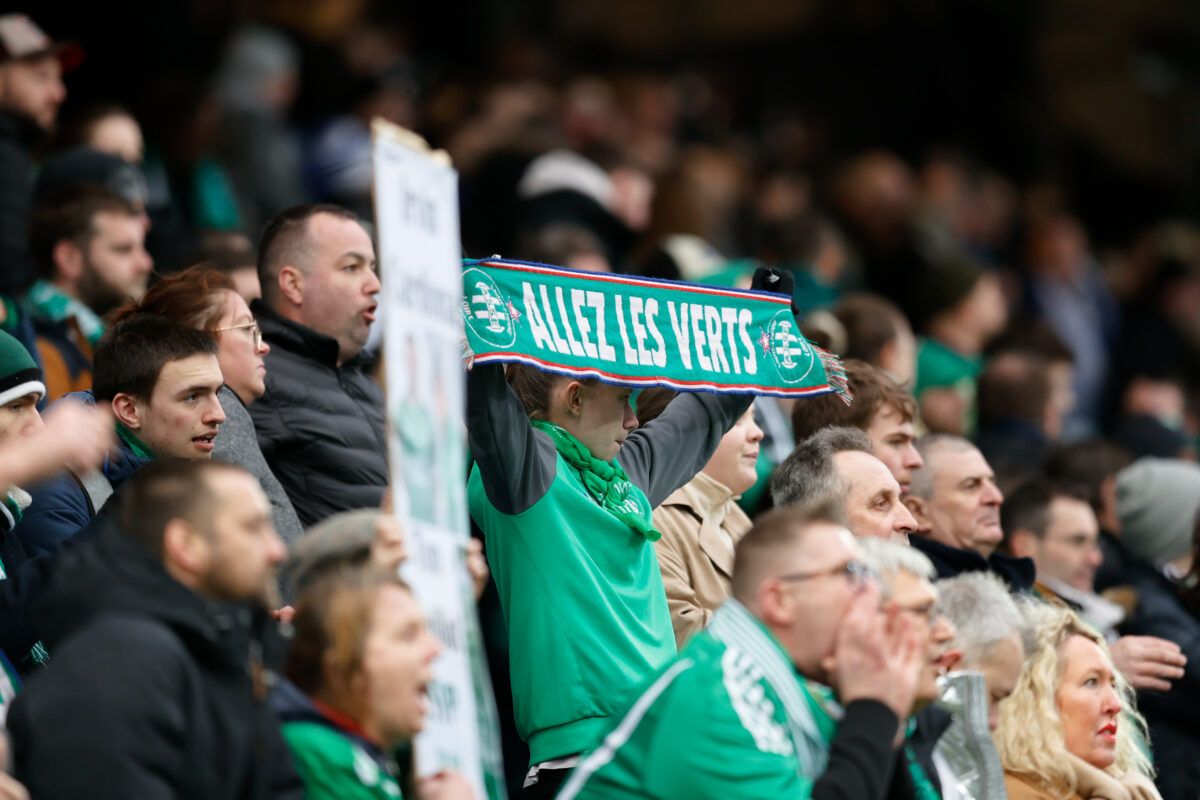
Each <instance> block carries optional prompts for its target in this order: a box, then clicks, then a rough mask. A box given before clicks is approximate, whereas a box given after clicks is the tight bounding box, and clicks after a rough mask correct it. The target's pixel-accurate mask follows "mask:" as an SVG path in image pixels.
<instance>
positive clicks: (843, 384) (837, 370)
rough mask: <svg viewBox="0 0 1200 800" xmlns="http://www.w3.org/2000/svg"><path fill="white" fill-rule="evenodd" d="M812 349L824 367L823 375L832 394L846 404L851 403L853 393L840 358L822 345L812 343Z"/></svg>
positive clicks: (852, 401)
mask: <svg viewBox="0 0 1200 800" xmlns="http://www.w3.org/2000/svg"><path fill="white" fill-rule="evenodd" d="M813 350H816V351H817V355H818V356H819V357H820V359H821V366H822V367H824V368H825V377H826V379H827V380H828V383H829V386H830V388H832V389H833V392H834V394H836V395H837V396H838V397H840V398H841V400H842V402H843V403H845V404H846V405H851V404H853V403H854V393H853V392H851V391H850V381H849V379H848V378H847V377H846V367H845V366H844V365H843V364H842V360H841V359H840V358H838V357H837V356H836V355H834V354H833V353H831V352H829V351H828V350H826V349H825V348H823V347H817V346H816V345H813Z"/></svg>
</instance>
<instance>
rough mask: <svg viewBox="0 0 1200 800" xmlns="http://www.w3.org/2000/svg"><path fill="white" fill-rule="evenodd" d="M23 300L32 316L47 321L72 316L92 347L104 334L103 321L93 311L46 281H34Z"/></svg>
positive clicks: (59, 320) (60, 320)
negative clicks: (30, 310)
mask: <svg viewBox="0 0 1200 800" xmlns="http://www.w3.org/2000/svg"><path fill="white" fill-rule="evenodd" d="M25 302H26V303H28V304H29V306H30V308H31V309H32V311H33V314H34V316H36V317H38V318H39V319H43V320H46V321H47V322H63V321H64V320H67V319H72V318H73V319H74V320H75V324H76V325H78V326H79V330H80V332H81V333H83V335H84V337H85V338H86V339H87V340H88V344H90V345H91V346H92V347H95V346H96V344H97V343H99V341H100V337H101V336H103V335H104V321H103V320H101V319H100V317H98V316H96V313H95V312H94V311H92V310H91V309H90V308H88V307H87V306H86V305H84V304H83V303H81V302H79V301H78V300H76V299H75V298H73V297H70V296H68V295H67V294H66V293H64V292H63V291H62V290H61V289H59V288H58V287H57V286H55V285H54V284H52V283H49V282H48V281H44V280H42V281H38V282H37V283H35V284H34V285H33V287H32V288H30V290H29V293H28V294H26V295H25Z"/></svg>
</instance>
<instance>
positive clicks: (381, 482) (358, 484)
mask: <svg viewBox="0 0 1200 800" xmlns="http://www.w3.org/2000/svg"><path fill="white" fill-rule="evenodd" d="M253 308H254V315H255V317H256V318H257V319H258V324H259V326H260V327H261V328H262V332H263V338H264V339H265V340H266V341H267V343H268V344H270V345H271V352H270V353H268V354H267V357H266V362H267V393H266V394H264V395H263V396H262V397H261V398H259V399H258V400H257V401H255V402H254V403H253V404H252V405H251V406H250V416H251V417H253V418H254V427H255V428H256V429H257V431H258V443H259V445H261V447H262V453H263V456H264V457H265V458H266V459H267V463H268V464H270V465H271V470H272V471H273V472H274V473H275V476H276V477H277V478H279V482H280V483H281V484H283V488H284V489H285V490H286V491H287V493H288V497H289V498H290V499H291V501H292V505H293V506H294V507H295V509H296V515H297V516H299V517H300V522H301V523H302V524H303V525H304V526H305V527H308V526H310V525H313V524H315V523H318V522H320V521H321V520H323V519H325V518H326V517H329V516H331V515H333V514H336V513H337V512H339V511H347V510H349V509H355V508H378V507H379V504H380V502H381V501H382V500H383V492H384V489H385V488H386V487H387V481H388V464H387V440H386V438H385V435H384V422H383V420H384V416H383V389H381V388H380V387H379V385H378V384H376V383H375V382H374V381H373V380H371V378H370V377H368V376H367V375H366V373H365V372H364V371H363V367H362V364H361V362H360V361H359V360H358V359H354V360H352V361H349V362H347V363H345V364H343V365H342V366H341V367H338V366H337V356H338V345H337V342H336V341H335V340H333V339H332V338H330V337H328V336H325V335H323V334H320V333H317V332H316V331H314V330H312V329H311V328H307V327H305V326H303V325H299V324H297V323H295V322H291V321H289V320H286V319H284V318H283V317H280V316H279V315H278V314H275V313H274V312H273V311H271V310H270V309H269V308H267V307H266V306H265V305H264V304H262V303H260V302H258V301H255V303H254V305H253Z"/></svg>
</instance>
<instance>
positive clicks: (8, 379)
mask: <svg viewBox="0 0 1200 800" xmlns="http://www.w3.org/2000/svg"><path fill="white" fill-rule="evenodd" d="M27 394H36V395H37V396H38V399H39V400H40V399H41V398H43V397H45V396H46V384H44V383H42V371H41V370H40V369H38V365H37V363H36V362H35V361H34V360H33V356H31V355H29V351H28V350H26V349H25V345H23V344H21V343H20V342H19V341H17V340H16V339H14V338H13V337H12V336H10V335H8V334H7V333H5V332H4V331H0V406H5V405H8V404H9V403H11V402H12V401H14V400H17V399H19V398H22V397H24V396H25V395H27Z"/></svg>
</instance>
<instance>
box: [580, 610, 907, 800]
mask: <svg viewBox="0 0 1200 800" xmlns="http://www.w3.org/2000/svg"><path fill="white" fill-rule="evenodd" d="M897 722H898V721H897V719H896V715H895V714H893V713H892V712H891V711H889V710H888V709H887V708H886V707H885V706H883V705H881V704H879V703H875V702H874V701H858V702H855V703H851V704H850V706H849V707H848V708H846V709H842V708H841V707H840V706H838V704H837V703H836V702H834V700H833V696H832V693H831V692H830V690H829V689H827V688H826V687H824V686H821V685H820V684H817V683H813V682H810V681H808V680H806V679H805V678H804V677H803V676H802V675H800V674H799V673H798V672H796V671H795V669H794V667H793V666H792V664H791V662H790V661H789V660H788V658H787V655H786V653H784V651H783V649H782V648H781V647H780V646H779V644H778V642H776V640H775V639H774V637H773V636H771V634H770V633H769V632H768V631H767V630H766V628H765V627H763V626H762V624H761V623H760V622H759V621H758V620H757V619H756V618H755V617H754V616H753V615H751V614H750V613H749V612H748V611H747V610H746V609H745V608H743V607H742V606H741V605H740V604H738V603H737V602H736V601H729V602H727V603H726V604H725V605H724V606H722V607H721V608H720V609H718V611H717V612H716V614H715V615H714V616H713V620H712V623H711V624H710V626H709V628H707V629H706V630H704V631H702V632H701V633H698V634H696V635H695V636H694V637H692V639H691V640H690V641H689V642H688V644H687V646H686V647H685V648H684V649H683V652H682V653H680V655H679V657H678V658H677V659H675V660H674V661H673V662H672V663H671V664H669V665H668V666H667V667H666V668H665V669H664V670H662V671H661V672H660V673H659V674H658V675H657V676H656V677H655V678H654V679H653V680H652V681H651V682H650V683H649V684H648V685H647V686H646V687H645V689H644V691H643V692H642V694H641V695H640V696H639V697H638V698H637V699H636V701H635V702H633V703H632V704H631V705H629V706H628V710H627V712H626V713H625V715H624V716H623V718H621V719H620V720H619V723H618V724H616V725H615V726H614V727H613V729H612V731H611V732H610V733H609V734H608V735H607V736H606V737H605V739H604V743H603V745H602V746H600V747H599V748H597V749H596V750H595V751H594V752H592V753H591V754H589V755H588V756H587V757H586V758H585V759H583V761H581V762H580V764H579V766H578V767H577V768H576V770H575V772H573V773H572V774H571V776H570V778H569V779H568V780H567V782H566V783H565V784H564V786H563V789H562V791H561V792H560V794H559V795H558V797H559V800H616V798H621V799H622V800H624V799H625V798H653V799H654V800H741V799H742V798H744V799H745V800H751V799H752V798H753V799H754V800H757V799H758V798H768V797H769V798H774V797H778V798H789V800H807V798H846V800H879V799H880V798H883V797H885V796H886V795H887V791H888V788H889V785H888V778H889V775H890V774H891V771H892V767H893V764H894V761H895V759H894V755H893V752H892V738H893V737H894V736H895V734H896V731H897Z"/></svg>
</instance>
